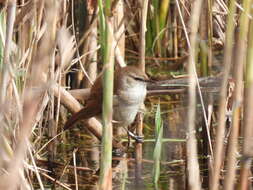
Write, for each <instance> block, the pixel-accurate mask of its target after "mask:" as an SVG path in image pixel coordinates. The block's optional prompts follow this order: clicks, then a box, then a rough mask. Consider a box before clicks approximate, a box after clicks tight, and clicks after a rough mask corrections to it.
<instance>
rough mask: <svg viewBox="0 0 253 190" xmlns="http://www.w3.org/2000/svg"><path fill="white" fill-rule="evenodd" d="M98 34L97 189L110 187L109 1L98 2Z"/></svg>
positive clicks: (111, 62)
mask: <svg viewBox="0 0 253 190" xmlns="http://www.w3.org/2000/svg"><path fill="white" fill-rule="evenodd" d="M98 3H99V18H100V21H99V22H100V36H101V47H102V55H103V61H104V74H103V106H102V109H103V114H102V117H103V118H102V122H103V132H102V133H103V134H102V153H101V163H100V176H99V189H101V190H110V189H112V168H111V164H112V123H111V121H112V112H113V70H114V48H113V44H115V43H113V40H114V37H113V27H112V17H111V12H110V10H111V1H110V0H106V1H105V9H104V11H103V4H102V0H100V1H99V2H98Z"/></svg>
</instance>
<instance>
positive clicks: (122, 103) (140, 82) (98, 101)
mask: <svg viewBox="0 0 253 190" xmlns="http://www.w3.org/2000/svg"><path fill="white" fill-rule="evenodd" d="M147 82H149V78H148V76H147V75H146V74H145V73H144V72H143V71H141V70H140V69H139V68H138V67H135V66H127V67H124V68H120V69H119V70H116V71H115V76H114V92H113V94H114V95H113V120H115V121H117V125H119V126H122V127H127V126H128V125H130V124H131V123H133V121H134V119H135V117H136V114H137V112H138V111H139V110H140V107H141V106H142V104H143V102H144V100H145V97H146V93H147ZM102 102H103V87H102V75H100V76H99V77H98V78H97V79H96V81H95V83H94V84H93V86H92V87H91V92H90V96H89V98H88V100H87V103H86V106H85V107H84V108H83V109H81V110H80V111H79V112H77V113H75V114H73V115H72V116H71V117H70V119H69V120H68V121H67V122H66V124H65V126H64V130H67V129H69V128H70V127H72V126H73V125H74V124H75V123H76V122H77V121H79V120H81V119H89V118H91V117H94V116H98V115H101V114H102Z"/></svg>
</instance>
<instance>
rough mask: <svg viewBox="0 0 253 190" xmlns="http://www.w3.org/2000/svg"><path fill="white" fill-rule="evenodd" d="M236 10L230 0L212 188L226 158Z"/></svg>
mask: <svg viewBox="0 0 253 190" xmlns="http://www.w3.org/2000/svg"><path fill="white" fill-rule="evenodd" d="M235 11H236V6H235V0H231V1H230V5H229V13H228V18H227V20H228V21H227V30H226V41H225V52H224V73H223V80H222V85H221V92H220V100H219V111H218V112H219V114H218V115H219V120H218V127H217V134H216V138H215V150H214V166H213V175H212V179H211V185H210V188H211V190H216V189H218V187H219V177H220V170H221V164H222V161H223V159H224V157H223V149H224V147H223V142H224V133H225V123H226V93H227V84H228V77H229V73H230V68H231V61H232V50H233V41H234V28H235V24H234V20H233V19H234V14H235Z"/></svg>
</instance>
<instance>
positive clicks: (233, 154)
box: [224, 0, 252, 190]
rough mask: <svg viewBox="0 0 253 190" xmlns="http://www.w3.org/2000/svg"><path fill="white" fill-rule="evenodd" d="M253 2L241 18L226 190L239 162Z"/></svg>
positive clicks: (247, 0) (247, 4)
mask: <svg viewBox="0 0 253 190" xmlns="http://www.w3.org/2000/svg"><path fill="white" fill-rule="evenodd" d="M251 2H252V1H251V0H244V1H243V7H244V11H243V12H242V15H241V17H240V28H239V39H238V46H237V49H238V50H237V54H236V58H235V73H234V76H235V92H234V95H235V98H234V102H233V115H232V129H231V134H230V137H229V144H228V163H227V174H226V176H225V184H224V189H225V190H230V189H233V188H234V183H235V176H236V167H237V166H236V162H237V144H238V133H239V127H240V119H241V108H242V101H243V94H242V92H243V69H244V65H245V62H246V50H247V49H246V48H247V43H246V42H247V34H248V28H249V17H248V16H247V15H248V14H249V12H250V5H251Z"/></svg>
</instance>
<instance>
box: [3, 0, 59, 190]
mask: <svg viewBox="0 0 253 190" xmlns="http://www.w3.org/2000/svg"><path fill="white" fill-rule="evenodd" d="M9 2H11V3H14V4H15V3H16V2H15V1H9ZM14 4H12V6H15V5H14ZM57 10H58V8H57V5H56V3H55V2H52V1H47V2H46V8H45V13H46V17H45V20H44V22H46V23H47V26H48V30H47V31H45V33H44V35H43V37H42V41H41V43H40V45H38V47H37V48H38V49H37V51H34V52H33V53H34V54H33V57H34V59H33V64H32V65H31V66H32V68H31V72H30V73H29V74H30V80H29V83H28V85H27V86H26V89H25V91H24V93H25V96H24V101H23V118H22V120H21V121H20V125H19V130H18V133H17V136H16V144H15V148H14V151H13V156H12V158H11V160H10V162H9V163H8V165H7V169H6V173H5V174H4V175H2V179H3V180H1V184H0V187H1V189H3V188H5V189H16V188H17V187H21V186H24V181H23V180H24V176H23V168H24V166H23V162H24V159H25V157H26V151H27V144H28V138H29V136H30V134H31V131H32V127H33V126H34V124H35V123H36V116H37V113H38V111H39V110H40V107H41V104H42V101H43V98H44V94H45V91H46V90H47V88H45V86H44V81H43V80H41V78H43V75H47V72H48V67H49V64H50V60H51V58H52V52H53V48H54V45H55V31H56V20H57ZM52 18H54V19H52ZM11 36H12V35H11ZM35 61H36V64H35ZM42 105H43V104H42Z"/></svg>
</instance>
